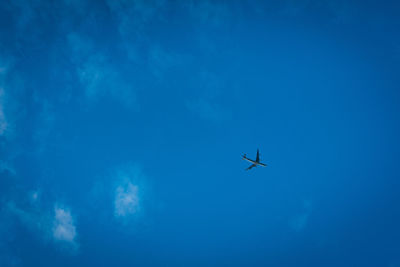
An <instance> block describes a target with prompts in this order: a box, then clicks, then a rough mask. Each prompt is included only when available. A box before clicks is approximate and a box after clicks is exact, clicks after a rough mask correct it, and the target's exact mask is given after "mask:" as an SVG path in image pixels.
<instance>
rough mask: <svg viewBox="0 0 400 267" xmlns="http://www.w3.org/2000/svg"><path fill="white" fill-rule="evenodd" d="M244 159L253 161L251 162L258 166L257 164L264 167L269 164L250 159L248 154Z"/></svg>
mask: <svg viewBox="0 0 400 267" xmlns="http://www.w3.org/2000/svg"><path fill="white" fill-rule="evenodd" d="M243 159H244V160H247V161H248V162H251V163H253V164H255V165H256V166H257V165H259V166H263V167H266V166H267V165H266V164H264V163H261V162H257V161H255V160H252V159H249V158H247V157H246V156H243Z"/></svg>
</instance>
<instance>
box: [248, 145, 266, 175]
mask: <svg viewBox="0 0 400 267" xmlns="http://www.w3.org/2000/svg"><path fill="white" fill-rule="evenodd" d="M242 159H243V160H247V161H248V162H251V163H253V164H251V165H250V166H249V167H248V168H247V169H246V171H247V170H250V169H251V168H253V167H257V165H258V166H263V167H266V166H267V164H264V163H261V162H260V152H259V151H258V149H257V157H256V160H252V159H249V158H247V157H246V154H244V155H243V157H242Z"/></svg>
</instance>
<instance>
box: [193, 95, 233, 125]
mask: <svg viewBox="0 0 400 267" xmlns="http://www.w3.org/2000/svg"><path fill="white" fill-rule="evenodd" d="M186 107H187V108H188V109H189V110H190V111H191V112H193V113H195V114H196V115H198V116H199V117H200V118H201V119H204V120H207V121H211V122H221V121H223V120H225V119H228V118H229V117H230V114H229V112H228V111H227V110H225V109H223V108H222V107H221V106H219V105H218V104H216V103H211V101H209V100H207V99H204V98H199V99H196V100H193V101H186Z"/></svg>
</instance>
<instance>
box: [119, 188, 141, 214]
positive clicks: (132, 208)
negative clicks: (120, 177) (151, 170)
mask: <svg viewBox="0 0 400 267" xmlns="http://www.w3.org/2000/svg"><path fill="white" fill-rule="evenodd" d="M138 190H139V188H138V186H137V185H134V184H132V183H130V182H128V183H126V184H125V185H120V186H118V187H117V188H116V190H115V201H114V207H115V216H116V217H123V216H127V215H132V214H135V213H136V212H138V210H139V195H138Z"/></svg>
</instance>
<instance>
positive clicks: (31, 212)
mask: <svg viewBox="0 0 400 267" xmlns="http://www.w3.org/2000/svg"><path fill="white" fill-rule="evenodd" d="M29 197H30V199H31V204H34V205H31V206H29V205H28V206H26V204H25V205H22V204H21V205H17V204H16V203H15V202H14V201H9V202H8V203H7V204H6V212H8V213H9V214H12V215H13V216H14V217H15V218H17V219H18V220H19V221H20V222H21V223H22V224H23V225H25V226H26V227H27V229H29V230H30V231H31V232H32V233H33V234H34V235H36V236H37V237H39V239H40V240H43V241H44V242H47V241H51V240H52V241H54V242H56V243H57V244H59V245H60V246H62V247H63V248H65V249H67V250H68V251H71V252H75V251H77V249H78V247H79V244H78V242H77V240H76V239H77V230H76V226H75V221H74V218H73V216H72V214H71V212H70V210H69V209H68V208H65V207H64V206H61V205H59V204H55V206H54V211H53V212H50V211H49V210H48V209H46V208H45V207H42V206H41V205H38V203H37V201H38V192H37V191H35V192H33V193H30V196H29ZM22 206H24V207H22Z"/></svg>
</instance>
